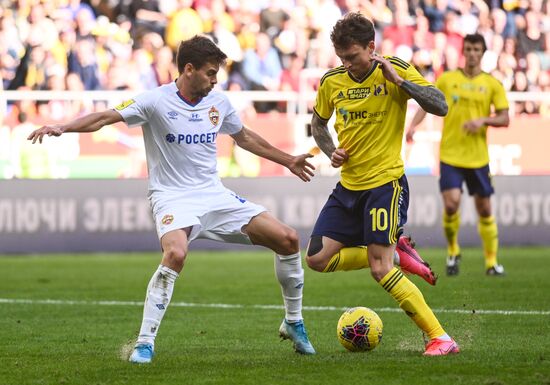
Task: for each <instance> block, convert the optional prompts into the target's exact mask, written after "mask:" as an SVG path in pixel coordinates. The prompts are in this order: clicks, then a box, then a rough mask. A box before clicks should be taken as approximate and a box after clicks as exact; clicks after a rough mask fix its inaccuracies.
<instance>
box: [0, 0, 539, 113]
mask: <svg viewBox="0 0 550 385" xmlns="http://www.w3.org/2000/svg"><path fill="white" fill-rule="evenodd" d="M0 6H1V7H0V79H1V83H0V87H3V89H5V90H132V91H133V90H135V91H141V90H145V89H150V88H153V87H155V86H158V85H160V84H163V83H166V82H169V81H171V80H173V79H175V77H176V75H177V73H176V72H177V71H176V67H175V64H174V57H175V55H174V53H175V50H176V49H177V46H178V43H179V42H180V41H181V40H183V39H187V38H190V37H192V36H194V35H196V34H207V35H210V36H211V37H212V39H213V40H214V41H215V42H217V43H218V44H219V46H220V47H221V48H222V50H223V51H224V52H225V53H226V54H227V55H228V57H229V60H228V66H227V68H226V69H225V70H224V71H223V73H222V74H220V77H219V81H220V86H221V87H223V88H224V89H229V90H271V91H276V90H293V91H299V90H304V88H306V89H305V90H311V89H314V87H315V85H316V82H317V80H318V78H316V79H313V78H310V79H308V81H306V82H304V81H302V82H301V81H300V73H301V72H302V70H303V69H304V68H320V69H327V68H330V67H334V66H338V65H340V62H339V60H338V58H337V57H336V56H335V54H334V52H333V48H332V45H331V42H330V37H329V35H330V31H331V29H332V26H333V25H334V23H335V22H336V21H337V20H338V19H339V18H340V17H341V16H342V15H343V14H345V13H347V12H351V11H360V12H362V13H363V14H364V15H366V16H367V17H369V18H370V19H372V20H373V22H374V24H375V27H376V30H377V37H376V39H377V41H376V44H377V47H378V51H379V52H380V53H382V54H384V55H396V56H398V57H400V58H402V59H403V60H406V61H409V62H411V63H413V64H414V65H415V66H416V67H417V68H418V69H419V70H420V71H421V72H422V73H423V74H424V75H425V76H427V77H428V79H430V80H435V78H436V77H437V76H438V75H439V74H441V73H442V72H443V71H445V70H449V69H454V68H457V67H459V66H460V65H461V64H462V60H463V58H462V55H461V48H462V39H463V36H464V35H465V34H468V33H474V32H479V33H481V34H482V35H483V36H485V39H486V41H487V46H488V51H487V52H486V54H485V56H484V59H483V69H484V70H485V71H487V72H490V73H492V74H493V75H495V76H496V77H497V78H498V79H500V80H501V81H502V83H503V84H504V86H505V88H506V90H508V91H549V90H550V0H530V1H526V0H89V1H80V0H18V1H15V0H14V1H6V0H0ZM276 107H277V105H275V106H274V105H273V104H272V103H263V104H258V105H257V106H256V109H257V110H259V111H260V112H264V110H265V111H267V110H270V109H273V108H276ZM518 107H519V110H518ZM518 107H516V113H539V112H544V111H539V110H540V105H539V104H538V103H536V102H524V103H522V104H521V105H520V106H518ZM44 108H46V107H44ZM47 108H49V109H50V111H47V113H48V115H50V116H52V117H53V118H55V117H56V116H57V115H59V114H61V115H65V114H67V110H66V108H65V107H64V106H63V105H58V106H57V107H56V104H55V103H53V104H52V103H50V104H49V105H48V107H47ZM56 108H57V110H56ZM25 112H26V113H27V114H29V112H28V111H25ZM44 112H46V111H44ZM76 112H77V111H75V113H76Z"/></svg>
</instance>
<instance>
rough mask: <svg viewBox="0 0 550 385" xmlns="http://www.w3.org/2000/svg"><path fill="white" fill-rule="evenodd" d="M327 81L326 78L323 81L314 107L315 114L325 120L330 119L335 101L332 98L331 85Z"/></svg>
mask: <svg viewBox="0 0 550 385" xmlns="http://www.w3.org/2000/svg"><path fill="white" fill-rule="evenodd" d="M327 83H328V82H327V81H326V80H325V81H324V82H323V81H322V82H321V85H320V86H319V90H318V91H317V98H316V99H315V106H314V107H313V111H314V112H315V114H317V116H318V117H319V118H321V119H323V120H329V119H330V117H331V116H332V112H333V111H334V103H333V101H332V100H331V98H330V86H329V84H327Z"/></svg>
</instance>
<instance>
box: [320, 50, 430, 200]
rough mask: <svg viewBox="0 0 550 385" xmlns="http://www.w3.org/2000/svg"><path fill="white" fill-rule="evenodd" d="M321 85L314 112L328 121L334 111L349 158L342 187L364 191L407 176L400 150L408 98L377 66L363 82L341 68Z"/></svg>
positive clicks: (401, 64) (410, 74)
mask: <svg viewBox="0 0 550 385" xmlns="http://www.w3.org/2000/svg"><path fill="white" fill-rule="evenodd" d="M386 59H388V60H389V61H390V62H391V64H392V65H393V67H394V68H395V70H396V71H397V73H398V74H399V76H401V77H402V78H403V79H405V80H408V81H410V82H413V83H416V84H420V85H422V86H429V85H431V83H430V82H428V81H427V80H426V79H424V78H423V77H422V75H420V74H419V73H418V71H417V70H416V69H415V68H414V67H413V66H412V65H410V64H408V63H407V62H405V61H403V60H401V59H399V58H397V57H386ZM320 83H321V84H320V86H319V91H318V93H317V100H316V102H315V107H314V113H315V114H316V115H317V116H318V117H319V118H321V119H323V120H325V121H326V120H328V119H330V117H331V116H332V113H333V111H336V121H335V123H334V129H335V130H336V133H337V134H338V141H339V145H338V147H339V148H343V149H345V150H346V152H347V153H348V155H349V159H348V160H347V162H345V163H344V164H343V166H342V170H341V183H342V185H343V186H344V187H345V188H347V189H349V190H366V189H371V188H374V187H378V186H381V185H383V184H386V183H388V182H391V181H392V180H396V179H398V178H400V177H401V176H402V175H403V174H404V172H405V169H404V166H403V159H402V158H401V146H402V142H403V130H404V125H405V115H406V113H407V100H408V99H409V98H410V96H409V94H407V93H406V92H405V91H404V90H402V89H401V88H400V87H399V86H397V85H396V84H394V83H392V82H390V81H388V80H387V79H386V78H385V77H384V75H383V74H382V69H381V66H380V65H379V64H378V63H375V65H374V67H373V68H372V69H371V70H370V71H369V72H368V73H367V74H366V75H365V77H364V79H354V78H353V75H351V74H350V73H349V72H348V71H347V70H346V69H345V68H344V67H343V66H340V67H337V68H334V69H332V70H330V71H328V72H327V73H326V74H325V75H324V76H323V77H322V78H321V82H320Z"/></svg>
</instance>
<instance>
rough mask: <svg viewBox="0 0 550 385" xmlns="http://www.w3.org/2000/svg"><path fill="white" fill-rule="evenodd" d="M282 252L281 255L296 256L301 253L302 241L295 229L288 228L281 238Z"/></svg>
mask: <svg viewBox="0 0 550 385" xmlns="http://www.w3.org/2000/svg"><path fill="white" fill-rule="evenodd" d="M281 239H282V241H281V248H282V249H283V250H281V251H282V252H280V254H283V255H290V254H295V253H297V252H298V251H300V239H299V237H298V232H297V231H296V230H294V229H293V228H290V227H289V228H287V229H285V230H284V233H283V235H282V237H281Z"/></svg>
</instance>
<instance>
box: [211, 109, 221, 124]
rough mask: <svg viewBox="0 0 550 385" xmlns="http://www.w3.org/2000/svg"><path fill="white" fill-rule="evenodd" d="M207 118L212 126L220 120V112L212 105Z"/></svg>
mask: <svg viewBox="0 0 550 385" xmlns="http://www.w3.org/2000/svg"><path fill="white" fill-rule="evenodd" d="M208 118H209V119H210V121H211V122H212V124H213V125H214V126H217V125H218V122H219V121H220V113H219V111H218V110H216V107H214V106H212V108H211V109H210V111H208Z"/></svg>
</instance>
